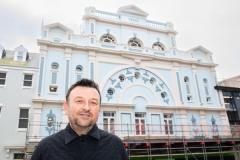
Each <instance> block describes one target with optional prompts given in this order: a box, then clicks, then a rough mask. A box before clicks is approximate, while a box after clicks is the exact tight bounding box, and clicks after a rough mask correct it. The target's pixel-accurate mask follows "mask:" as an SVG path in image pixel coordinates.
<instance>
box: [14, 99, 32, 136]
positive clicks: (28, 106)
mask: <svg viewBox="0 0 240 160" xmlns="http://www.w3.org/2000/svg"><path fill="white" fill-rule="evenodd" d="M30 108H31V105H30V104H19V115H18V125H17V130H18V131H19V132H26V131H27V128H19V122H20V111H21V109H28V118H27V120H28V125H29V118H30ZM25 119H26V118H25Z"/></svg>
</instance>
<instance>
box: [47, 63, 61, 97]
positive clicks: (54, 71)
mask: <svg viewBox="0 0 240 160" xmlns="http://www.w3.org/2000/svg"><path fill="white" fill-rule="evenodd" d="M51 69H52V70H51V72H52V78H51V84H50V85H49V91H50V92H57V89H58V86H57V73H58V69H59V64H58V63H57V62H53V63H52V64H51Z"/></svg>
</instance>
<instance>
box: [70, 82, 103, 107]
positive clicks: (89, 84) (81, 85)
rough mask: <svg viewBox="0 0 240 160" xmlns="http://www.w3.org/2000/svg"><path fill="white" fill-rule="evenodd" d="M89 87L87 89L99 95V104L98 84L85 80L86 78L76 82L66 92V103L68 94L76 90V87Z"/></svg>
mask: <svg viewBox="0 0 240 160" xmlns="http://www.w3.org/2000/svg"><path fill="white" fill-rule="evenodd" d="M78 86H80V87H89V88H95V89H96V90H97V92H98V94H99V97H100V103H101V94H100V91H99V88H98V84H97V83H95V82H94V81H93V80H90V79H86V78H83V79H81V80H80V81H77V82H75V83H74V84H73V85H72V86H71V87H70V88H69V89H68V91H67V94H66V101H67V102H68V100H69V96H70V93H71V91H72V90H73V89H74V88H76V87H78Z"/></svg>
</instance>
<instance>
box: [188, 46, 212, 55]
mask: <svg viewBox="0 0 240 160" xmlns="http://www.w3.org/2000/svg"><path fill="white" fill-rule="evenodd" d="M189 51H190V52H197V51H198V52H202V53H204V54H209V55H212V52H210V51H209V50H208V49H207V48H205V47H203V46H197V47H194V48H192V49H190V50H189Z"/></svg>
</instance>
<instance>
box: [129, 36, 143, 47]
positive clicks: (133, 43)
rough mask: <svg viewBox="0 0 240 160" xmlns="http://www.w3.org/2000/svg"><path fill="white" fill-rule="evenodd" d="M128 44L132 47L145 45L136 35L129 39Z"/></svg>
mask: <svg viewBox="0 0 240 160" xmlns="http://www.w3.org/2000/svg"><path fill="white" fill-rule="evenodd" d="M128 46H130V47H142V46H143V45H142V42H141V41H140V40H139V39H138V38H136V37H134V38H131V39H130V40H129V41H128Z"/></svg>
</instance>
